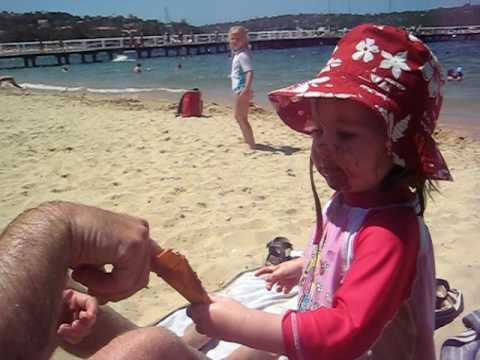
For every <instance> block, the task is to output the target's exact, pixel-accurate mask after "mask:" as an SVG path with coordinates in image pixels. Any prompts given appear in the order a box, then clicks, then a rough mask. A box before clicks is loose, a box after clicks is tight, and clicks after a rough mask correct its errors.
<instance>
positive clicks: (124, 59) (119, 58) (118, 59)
mask: <svg viewBox="0 0 480 360" xmlns="http://www.w3.org/2000/svg"><path fill="white" fill-rule="evenodd" d="M129 61H137V60H136V59H131V58H129V57H128V56H127V55H117V56H116V57H115V58H114V59H113V60H112V62H129Z"/></svg>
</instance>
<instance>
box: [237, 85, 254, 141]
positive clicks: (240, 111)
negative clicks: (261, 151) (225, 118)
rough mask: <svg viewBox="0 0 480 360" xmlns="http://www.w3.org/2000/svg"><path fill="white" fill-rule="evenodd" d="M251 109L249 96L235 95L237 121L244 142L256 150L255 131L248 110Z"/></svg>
mask: <svg viewBox="0 0 480 360" xmlns="http://www.w3.org/2000/svg"><path fill="white" fill-rule="evenodd" d="M249 107H250V99H249V98H248V96H243V97H241V96H239V95H238V94H237V95H235V114H234V115H235V120H237V122H238V125H239V126H240V130H241V131H242V135H243V140H244V141H245V142H246V143H247V144H248V146H250V148H251V149H253V148H255V139H254V137H253V130H252V127H251V126H250V123H249V122H248V108H249Z"/></svg>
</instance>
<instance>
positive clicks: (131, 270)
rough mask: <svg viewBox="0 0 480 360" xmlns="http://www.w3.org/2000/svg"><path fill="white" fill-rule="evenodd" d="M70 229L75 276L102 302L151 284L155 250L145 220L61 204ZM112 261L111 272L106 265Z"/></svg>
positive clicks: (124, 295)
mask: <svg viewBox="0 0 480 360" xmlns="http://www.w3.org/2000/svg"><path fill="white" fill-rule="evenodd" d="M59 206H60V207H61V208H62V209H64V211H65V213H66V215H67V219H68V223H69V227H70V231H71V252H70V253H71V259H70V263H69V265H70V267H71V268H72V269H73V273H72V277H73V278H74V279H75V280H76V281H78V282H80V283H82V284H83V285H85V286H86V287H88V290H89V293H90V294H92V295H94V296H96V297H97V298H99V299H100V301H118V300H121V299H124V298H126V297H128V296H130V295H132V294H133V293H135V292H137V291H138V290H140V289H142V288H144V287H145V286H146V285H147V284H148V277H149V272H150V257H151V253H152V249H155V250H157V248H158V246H157V245H156V244H155V243H154V242H153V241H152V240H151V239H150V235H149V226H148V223H147V222H146V221H145V220H142V219H140V218H137V217H133V216H130V215H126V214H119V213H114V212H111V211H107V210H102V209H99V208H95V207H91V206H86V205H80V204H72V203H60V204H59ZM106 264H111V265H112V266H113V268H112V271H111V272H105V271H104V270H103V268H102V266H103V265H106Z"/></svg>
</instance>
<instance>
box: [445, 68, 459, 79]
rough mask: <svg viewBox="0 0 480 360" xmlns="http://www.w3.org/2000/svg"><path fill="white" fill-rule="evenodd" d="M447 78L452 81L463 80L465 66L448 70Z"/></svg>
mask: <svg viewBox="0 0 480 360" xmlns="http://www.w3.org/2000/svg"><path fill="white" fill-rule="evenodd" d="M447 80H448V81H452V80H456V81H461V80H463V68H462V67H461V66H458V67H457V68H456V69H453V68H450V69H448V71H447Z"/></svg>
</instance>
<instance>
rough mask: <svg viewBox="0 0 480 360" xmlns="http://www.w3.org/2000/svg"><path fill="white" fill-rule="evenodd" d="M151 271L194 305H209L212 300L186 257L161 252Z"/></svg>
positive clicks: (156, 257) (167, 251) (172, 251)
mask: <svg viewBox="0 0 480 360" xmlns="http://www.w3.org/2000/svg"><path fill="white" fill-rule="evenodd" d="M151 271H153V272H154V273H155V274H157V275H158V276H160V277H161V278H162V279H163V280H165V282H166V283H167V284H169V285H170V286H171V287H173V288H174V289H175V290H177V291H178V293H179V294H180V295H182V296H183V297H184V298H185V299H187V300H188V301H189V302H190V303H192V304H198V303H203V304H208V303H210V302H211V301H210V298H209V297H208V294H207V292H206V291H205V289H204V288H203V286H202V282H201V281H200V279H199V278H198V276H197V274H196V273H195V272H194V271H193V270H192V268H191V267H190V264H189V263H188V261H187V259H186V258H185V256H183V255H182V254H180V253H178V252H176V251H174V250H172V249H164V250H162V251H160V252H159V253H158V254H157V255H156V256H155V257H154V258H153V259H152V263H151Z"/></svg>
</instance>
